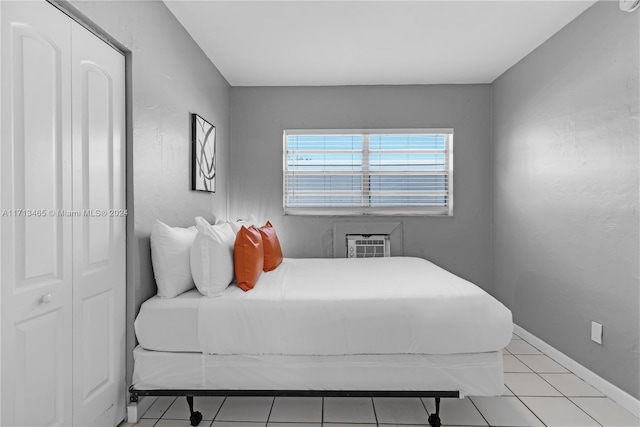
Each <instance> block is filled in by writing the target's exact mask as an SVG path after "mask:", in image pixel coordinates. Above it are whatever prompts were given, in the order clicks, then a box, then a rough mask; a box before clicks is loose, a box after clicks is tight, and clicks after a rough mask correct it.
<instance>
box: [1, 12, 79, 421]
mask: <svg viewBox="0 0 640 427" xmlns="http://www.w3.org/2000/svg"><path fill="white" fill-rule="evenodd" d="M0 8H1V9H2V11H1V12H0V16H1V22H0V43H1V46H0V54H1V55H0V57H1V65H0V94H1V95H0V100H1V101H0V102H1V104H0V110H1V113H0V123H1V126H0V129H1V134H0V138H1V139H0V192H1V194H0V203H1V206H0V210H2V217H1V225H0V236H1V239H0V240H1V243H0V280H1V289H0V291H1V292H0V295H1V310H2V312H1V315H2V331H1V332H2V338H1V352H2V362H1V363H2V389H1V390H0V395H1V404H2V425H5V426H44V425H64V426H68V425H70V424H71V420H72V416H71V402H72V401H71V393H72V391H71V387H72V385H71V381H70V379H71V373H72V368H71V355H72V352H71V348H72V344H71V343H72V337H71V332H72V328H71V322H72V298H71V294H72V258H71V257H72V248H71V245H72V234H71V225H72V221H71V220H70V219H69V218H65V217H64V216H59V215H58V212H62V211H64V210H70V209H71V206H72V204H71V197H72V195H71V191H72V190H71V129H70V120H69V117H70V114H71V90H70V87H69V83H70V80H69V78H68V76H69V73H70V65H71V57H70V53H69V52H70V51H69V46H70V40H71V39H70V29H71V27H70V25H69V22H70V21H69V19H68V18H67V17H66V16H64V15H63V14H62V13H60V12H58V11H56V10H55V8H53V7H52V6H51V5H49V4H46V3H44V2H42V3H40V2H38V3H34V2H5V1H0Z"/></svg>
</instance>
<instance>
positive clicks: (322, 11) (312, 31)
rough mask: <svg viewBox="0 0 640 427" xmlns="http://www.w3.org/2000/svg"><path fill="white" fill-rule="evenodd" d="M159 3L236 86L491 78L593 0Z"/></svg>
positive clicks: (486, 80)
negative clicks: (168, 10)
mask: <svg viewBox="0 0 640 427" xmlns="http://www.w3.org/2000/svg"><path fill="white" fill-rule="evenodd" d="M165 3H166V5H167V6H168V8H169V9H170V10H171V12H172V13H173V14H174V15H175V16H176V17H177V18H178V20H179V21H180V22H181V23H182V25H183V26H184V27H185V28H186V29H187V31H188V32H189V33H190V34H191V36H192V37H193V39H194V40H195V41H196V42H197V43H198V45H200V47H201V48H202V50H203V51H204V52H205V53H206V54H207V56H208V57H209V58H210V59H211V61H212V62H213V63H214V64H215V65H216V67H217V68H218V69H219V70H220V72H221V73H222V74H223V75H224V76H225V78H226V79H227V81H228V82H229V83H230V84H231V85H232V86H324V85H376V84H391V85H395V84H441V83H490V82H492V81H493V80H495V79H496V78H497V77H498V76H500V74H502V73H503V72H504V71H506V70H507V69H509V68H510V67H511V66H513V65H514V64H516V63H517V62H518V61H519V60H520V59H522V58H524V57H525V56H526V55H527V54H529V53H530V52H531V51H532V50H534V49H535V48H536V47H538V46H539V45H541V44H542V43H543V42H544V41H545V40H547V39H548V38H549V37H551V36H552V35H553V34H555V33H556V32H557V31H558V30H560V29H561V28H562V27H564V26H565V25H566V24H568V23H569V22H570V21H572V20H573V19H574V18H575V17H576V16H578V15H579V14H580V13H582V12H583V11H584V10H585V9H587V8H588V7H589V6H591V5H592V4H593V3H595V0H573V1H560V0H547V1H544V0H537V1H516V0H503V1H484V0H475V1H453V0H448V1H447V0H440V1H435V0H431V1H397V0H396V1H365V0H359V1H336V0H333V1H332V0H323V1H305V0H302V1H267V0H262V1H238V0H236V1H217V0H216V1H211V0H210V1H202V0H200V1H186V0H182V1H179V0H165Z"/></svg>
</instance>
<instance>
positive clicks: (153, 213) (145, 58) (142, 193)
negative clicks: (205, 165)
mask: <svg viewBox="0 0 640 427" xmlns="http://www.w3.org/2000/svg"><path fill="white" fill-rule="evenodd" d="M72 6H73V7H75V8H77V9H78V10H79V11H80V12H81V13H82V14H84V15H86V17H88V18H89V19H90V20H93V21H94V22H95V24H96V25H97V26H98V27H100V28H101V29H102V30H104V31H105V32H106V33H108V34H109V35H110V36H111V37H113V38H114V39H115V40H117V42H119V43H120V44H121V45H123V46H124V47H125V48H126V49H128V50H129V51H130V54H129V57H128V61H127V65H128V68H129V69H128V70H127V71H128V79H129V88H128V102H129V105H128V109H129V112H128V114H129V123H128V125H129V126H130V129H129V132H128V133H129V135H128V136H129V138H128V141H127V143H128V148H127V150H128V151H127V155H128V165H127V174H128V176H127V191H128V195H127V204H128V209H129V216H128V218H127V221H128V224H127V226H128V235H127V238H128V248H127V251H128V252H127V280H128V289H127V305H128V306H127V325H128V328H129V329H128V331H127V348H128V351H127V357H128V360H127V380H128V381H129V380H130V378H131V371H132V366H133V365H132V361H131V351H132V349H133V346H134V343H135V337H134V334H133V319H134V317H135V314H136V313H137V312H138V309H139V307H140V304H141V303H142V302H144V301H145V300H146V299H148V298H149V297H151V296H152V295H154V294H155V293H156V285H155V281H154V278H153V270H152V268H151V257H150V249H149V235H150V232H151V227H152V225H153V222H154V221H155V220H156V219H160V220H161V221H163V222H166V223H167V224H169V225H173V226H186V225H193V223H194V222H193V218H194V217H195V216H197V215H202V216H204V217H206V218H208V219H212V218H213V215H215V216H219V217H226V211H227V192H226V187H227V184H228V182H227V178H228V174H229V157H230V153H229V146H230V143H229V138H230V115H229V96H230V86H229V84H228V83H227V81H226V80H225V79H224V78H223V77H222V75H221V74H220V73H219V72H218V70H217V69H216V68H215V67H214V66H213V65H212V64H211V62H210V61H209V59H208V58H207V57H206V56H205V54H204V53H203V52H202V51H201V50H200V48H199V47H198V46H197V45H196V44H195V42H194V41H193V39H191V37H190V36H189V34H188V33H187V32H186V31H185V29H184V28H183V27H182V26H181V25H180V23H179V22H178V21H177V20H176V18H175V17H174V16H173V15H172V14H171V13H170V12H169V10H168V9H167V8H166V6H165V5H164V3H162V2H159V1H122V2H120V1H77V0H73V1H72ZM190 113H198V114H200V115H201V116H202V117H204V118H205V119H207V120H209V121H210V122H211V123H212V124H214V125H215V126H216V131H217V138H216V140H217V156H218V162H217V166H218V169H217V176H218V178H217V179H218V181H217V191H216V193H215V194H213V195H211V194H209V193H203V192H194V191H190V188H191V181H190V176H191V175H190V165H191V157H190V156H191V154H190V153H191V136H190V134H191V118H190Z"/></svg>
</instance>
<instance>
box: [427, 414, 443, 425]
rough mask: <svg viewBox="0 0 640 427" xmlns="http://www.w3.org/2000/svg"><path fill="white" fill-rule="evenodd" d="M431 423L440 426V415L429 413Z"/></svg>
mask: <svg viewBox="0 0 640 427" xmlns="http://www.w3.org/2000/svg"><path fill="white" fill-rule="evenodd" d="M429 425H430V426H431V427H440V417H439V416H437V415H436V414H431V415H429Z"/></svg>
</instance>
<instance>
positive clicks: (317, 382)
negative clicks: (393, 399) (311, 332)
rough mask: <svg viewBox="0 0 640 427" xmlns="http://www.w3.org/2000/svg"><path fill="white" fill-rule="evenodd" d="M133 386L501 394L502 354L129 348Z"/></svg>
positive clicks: (502, 380) (200, 388)
mask: <svg viewBox="0 0 640 427" xmlns="http://www.w3.org/2000/svg"><path fill="white" fill-rule="evenodd" d="M133 356H134V360H135V367H134V371H133V385H134V387H135V388H136V389H138V390H158V389H174V390H177V389H185V390H385V391H390V390H413V391H416V390H419V391H460V392H462V393H463V395H465V396H466V395H469V396H499V395H501V394H502V393H503V392H504V378H503V377H504V374H503V372H502V352H501V351H496V352H490V353H476V354H450V355H422V354H400V355H349V356H247V355H236V356H220V355H209V354H202V353H168V352H158V351H148V350H145V349H143V348H141V347H140V346H138V347H137V348H136V349H135V350H134V352H133Z"/></svg>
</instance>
